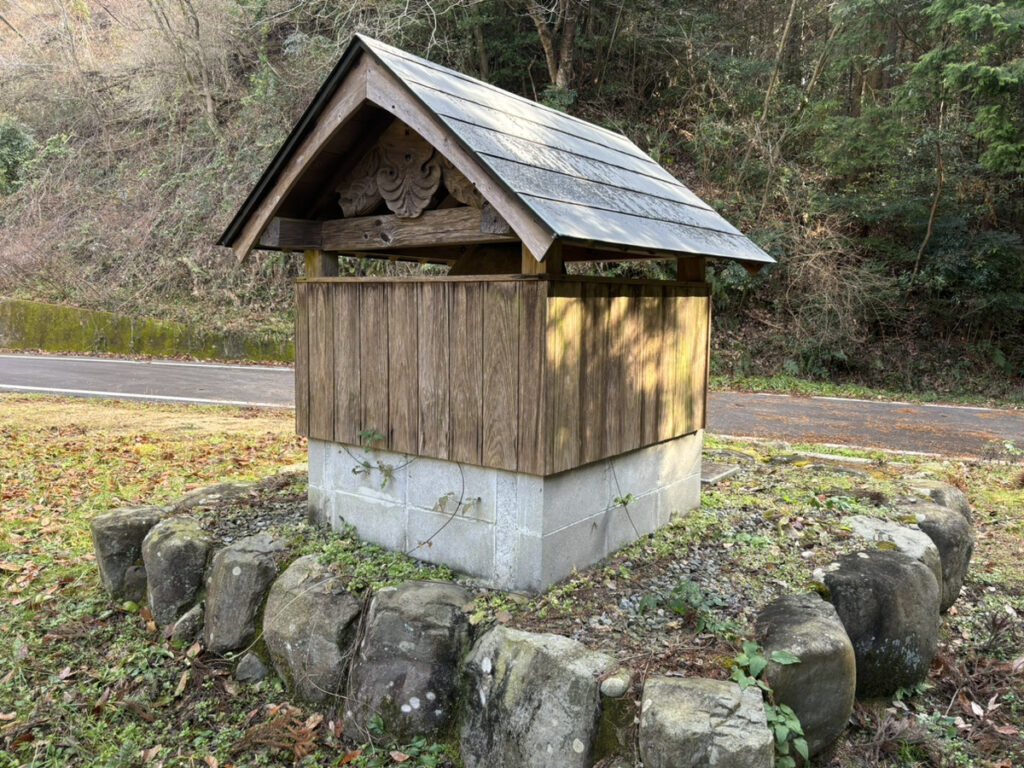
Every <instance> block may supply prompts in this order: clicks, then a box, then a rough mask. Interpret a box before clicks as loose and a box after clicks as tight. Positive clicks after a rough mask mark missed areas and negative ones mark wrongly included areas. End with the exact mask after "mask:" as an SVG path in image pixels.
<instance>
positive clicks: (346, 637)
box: [263, 555, 360, 703]
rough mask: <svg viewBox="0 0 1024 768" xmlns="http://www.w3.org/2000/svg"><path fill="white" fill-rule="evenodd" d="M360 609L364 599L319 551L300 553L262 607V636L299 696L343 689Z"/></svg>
mask: <svg viewBox="0 0 1024 768" xmlns="http://www.w3.org/2000/svg"><path fill="white" fill-rule="evenodd" d="M359 611H360V603H359V601H358V600H357V599H356V598H355V597H353V596H352V595H350V594H349V593H348V592H346V591H345V586H344V584H343V583H342V581H341V579H339V578H338V577H336V576H334V575H333V574H332V573H331V572H330V570H328V569H327V567H326V566H323V565H321V564H320V563H318V562H317V559H316V556H315V555H306V556H305V557H300V558H299V559H298V560H296V561H295V562H294V563H292V564H291V565H290V566H289V567H288V569H287V570H285V572H284V573H282V574H281V575H280V576H279V577H278V578H277V580H276V581H275V582H274V584H273V586H272V587H271V588H270V595H269V596H268V597H267V605H266V608H265V610H264V612H263V639H264V641H265V642H266V644H267V651H268V652H269V653H270V659H271V661H272V662H273V665H274V669H275V670H276V671H277V673H278V675H280V676H281V679H282V680H284V681H285V685H286V686H287V687H288V689H289V691H291V693H292V694H293V695H294V696H296V697H297V698H299V699H302V700H304V701H310V702H314V703H316V702H322V701H326V700H329V699H331V698H332V697H335V696H339V695H340V694H341V693H342V690H343V687H344V684H345V673H346V671H347V669H348V662H349V658H350V656H351V653H352V646H353V644H354V642H355V635H356V626H357V619H358V617H359Z"/></svg>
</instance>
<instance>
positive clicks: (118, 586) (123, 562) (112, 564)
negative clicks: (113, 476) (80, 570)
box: [89, 507, 166, 600]
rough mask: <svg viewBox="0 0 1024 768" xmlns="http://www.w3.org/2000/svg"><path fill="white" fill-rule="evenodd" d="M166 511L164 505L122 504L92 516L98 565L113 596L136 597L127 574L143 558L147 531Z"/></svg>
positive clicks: (101, 575)
mask: <svg viewBox="0 0 1024 768" xmlns="http://www.w3.org/2000/svg"><path fill="white" fill-rule="evenodd" d="M165 514H166V510H165V509H164V508H163V507H120V508H118V509H112V510H110V511H109V512H105V513H103V514H101V515H97V516H96V517H94V518H93V519H92V522H91V523H90V524H89V530H90V532H91V534H92V547H93V552H94V553H95V554H96V565H97V566H98V567H99V570H100V580H101V581H102V582H103V588H104V589H105V590H107V592H108V593H109V594H110V596H111V597H118V598H120V597H126V598H128V599H129V600H132V599H136V598H135V597H132V596H129V595H128V594H127V592H126V587H125V577H126V574H127V572H128V569H129V568H131V567H132V566H134V565H135V564H136V563H138V562H139V560H140V559H141V558H142V541H143V539H145V538H146V534H147V533H149V531H150V529H151V528H152V527H153V526H154V525H156V524H157V523H158V522H160V518H161V517H163V516H164V515H165Z"/></svg>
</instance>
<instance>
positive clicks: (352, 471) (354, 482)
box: [324, 443, 419, 504]
mask: <svg viewBox="0 0 1024 768" xmlns="http://www.w3.org/2000/svg"><path fill="white" fill-rule="evenodd" d="M415 461H419V459H417V458H416V457H415V456H407V455H405V454H401V453H392V452H391V451H364V450H362V449H360V448H356V447H355V446H351V445H341V444H340V443H330V444H328V447H327V450H326V452H325V455H324V483H325V486H326V489H327V490H330V491H341V492H343V493H350V494H354V495H357V496H363V497H365V498H368V499H373V500H375V501H379V502H392V503H394V504H405V503H406V500H407V497H406V492H407V489H408V481H409V467H410V466H411V464H410V462H415Z"/></svg>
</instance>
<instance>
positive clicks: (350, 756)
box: [338, 749, 363, 765]
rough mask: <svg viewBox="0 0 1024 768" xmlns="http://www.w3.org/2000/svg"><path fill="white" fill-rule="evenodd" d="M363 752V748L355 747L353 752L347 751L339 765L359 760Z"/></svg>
mask: <svg viewBox="0 0 1024 768" xmlns="http://www.w3.org/2000/svg"><path fill="white" fill-rule="evenodd" d="M362 754H363V750H361V749H353V750H352V751H351V752H346V753H345V754H344V755H343V756H342V758H341V760H339V761H338V765H348V764H349V763H351V762H352V761H353V760H358V759H359V758H360V757H361V756H362Z"/></svg>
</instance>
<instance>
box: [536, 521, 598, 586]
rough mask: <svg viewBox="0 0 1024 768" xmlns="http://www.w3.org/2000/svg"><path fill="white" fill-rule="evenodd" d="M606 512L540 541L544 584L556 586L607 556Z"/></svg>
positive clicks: (550, 534) (542, 580)
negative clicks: (576, 571) (556, 583)
mask: <svg viewBox="0 0 1024 768" xmlns="http://www.w3.org/2000/svg"><path fill="white" fill-rule="evenodd" d="M605 532H606V531H605V513H604V512H601V513H599V514H597V515H594V516H593V517H589V518H587V519H586V520H581V521H580V522H578V523H575V524H574V525H570V526H568V527H566V528H562V529H561V530H560V531H555V532H554V533H549V534H548V535H546V536H544V537H542V538H541V548H542V550H543V551H542V554H541V558H542V565H541V583H543V584H544V585H549V584H554V583H555V582H557V581H561V580H562V579H564V578H566V577H567V576H569V575H571V574H572V572H573V571H575V570H579V569H582V568H586V567H587V566H589V565H592V564H593V563H596V562H597V561H598V560H601V559H602V558H603V557H604V556H605V555H606V549H605Z"/></svg>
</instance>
